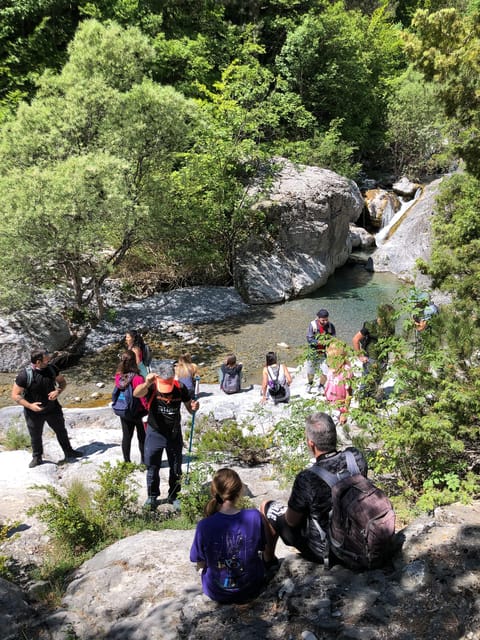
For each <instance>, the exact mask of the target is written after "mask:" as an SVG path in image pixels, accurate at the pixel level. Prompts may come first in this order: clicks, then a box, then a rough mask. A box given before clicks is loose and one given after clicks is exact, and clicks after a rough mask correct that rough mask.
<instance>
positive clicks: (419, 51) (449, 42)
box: [407, 0, 480, 177]
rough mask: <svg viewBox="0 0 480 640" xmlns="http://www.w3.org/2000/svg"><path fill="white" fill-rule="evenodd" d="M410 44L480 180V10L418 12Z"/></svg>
mask: <svg viewBox="0 0 480 640" xmlns="http://www.w3.org/2000/svg"><path fill="white" fill-rule="evenodd" d="M412 30H413V34H412V35H411V37H410V38H409V39H408V42H407V52H408V53H409V55H410V57H411V59H412V61H413V63H414V64H415V66H416V68H417V69H418V70H419V71H420V72H421V73H423V75H424V77H425V78H426V80H428V81H431V82H432V83H433V84H434V86H435V88H436V93H437V95H438V97H439V100H440V101H441V104H442V105H443V108H444V110H445V114H446V116H447V117H448V118H449V119H451V120H452V122H453V123H454V124H455V126H456V129H457V136H456V140H455V141H454V142H455V145H456V149H457V151H458V153H459V155H460V156H461V157H462V158H463V159H464V160H465V162H466V164H467V168H468V169H469V171H470V172H471V173H473V174H474V175H475V176H476V177H480V151H479V148H480V145H479V141H480V108H479V107H480V98H479V96H480V10H479V7H478V3H477V2H476V1H475V0H472V2H470V4H469V6H468V7H467V10H466V12H465V13H464V12H463V11H460V10H459V9H456V8H454V7H450V8H447V9H442V10H440V11H437V12H435V13H429V12H428V11H426V10H421V11H417V12H416V13H415V16H414V18H413V21H412Z"/></svg>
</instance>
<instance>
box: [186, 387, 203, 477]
mask: <svg viewBox="0 0 480 640" xmlns="http://www.w3.org/2000/svg"><path fill="white" fill-rule="evenodd" d="M199 384H200V376H195V389H194V392H193V400H196V399H197V398H198V389H199ZM196 413H197V412H196V411H194V412H193V413H192V425H191V427H190V442H189V445H188V455H187V471H186V474H185V484H188V474H189V472H190V458H191V454H192V443H193V430H194V428H195V414H196Z"/></svg>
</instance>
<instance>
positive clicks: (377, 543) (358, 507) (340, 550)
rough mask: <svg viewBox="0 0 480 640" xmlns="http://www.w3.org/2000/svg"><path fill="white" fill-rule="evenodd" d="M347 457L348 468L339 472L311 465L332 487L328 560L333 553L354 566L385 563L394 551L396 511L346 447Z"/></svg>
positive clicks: (327, 542) (353, 567)
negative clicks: (335, 472)
mask: <svg viewBox="0 0 480 640" xmlns="http://www.w3.org/2000/svg"><path fill="white" fill-rule="evenodd" d="M345 457H346V461H347V470H345V471H343V472H340V473H338V474H334V473H330V471H327V469H324V468H322V467H321V466H320V465H313V466H312V467H310V471H313V472H314V473H316V474H317V475H318V476H320V478H322V480H324V481H325V482H326V483H327V484H328V486H329V487H330V488H331V490H332V509H331V511H330V515H329V522H328V527H327V531H325V532H323V533H324V535H325V537H326V550H325V558H324V562H325V564H326V565H327V566H328V558H329V554H330V553H332V554H333V556H335V557H336V558H337V559H338V560H340V562H341V563H342V564H344V565H345V566H347V567H349V568H350V569H375V568H379V567H382V566H385V565H386V564H388V563H389V562H390V561H391V558H392V555H393V552H394V539H395V512H394V510H393V507H392V504H391V502H390V500H389V499H388V498H387V496H386V495H385V494H384V492H383V491H382V490H381V489H379V488H378V487H376V486H375V485H374V484H373V482H371V480H369V479H368V478H365V476H363V475H362V474H361V473H360V470H359V468H358V465H357V461H356V460H355V456H354V455H353V453H352V452H351V451H345ZM315 526H316V527H317V528H320V525H319V524H318V523H317V522H316V523H315Z"/></svg>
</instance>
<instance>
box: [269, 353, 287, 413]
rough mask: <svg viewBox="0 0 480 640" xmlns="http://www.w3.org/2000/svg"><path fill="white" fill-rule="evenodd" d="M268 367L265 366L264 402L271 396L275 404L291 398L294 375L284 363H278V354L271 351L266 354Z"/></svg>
mask: <svg viewBox="0 0 480 640" xmlns="http://www.w3.org/2000/svg"><path fill="white" fill-rule="evenodd" d="M266 365H267V366H266V367H263V376H262V402H266V401H267V393H268V397H269V398H271V399H272V400H273V402H274V404H278V403H279V402H288V401H289V400H290V384H291V382H292V376H291V375H290V372H289V370H288V369H287V367H286V366H285V365H284V364H278V362H277V354H276V353H275V352H274V351H269V352H268V353H267V356H266Z"/></svg>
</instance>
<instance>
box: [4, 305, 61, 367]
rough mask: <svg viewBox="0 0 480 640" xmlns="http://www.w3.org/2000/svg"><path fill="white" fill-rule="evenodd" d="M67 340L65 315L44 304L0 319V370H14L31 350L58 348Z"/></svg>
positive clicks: (57, 349) (25, 360)
mask: <svg viewBox="0 0 480 640" xmlns="http://www.w3.org/2000/svg"><path fill="white" fill-rule="evenodd" d="M70 340H71V334H70V329H69V327H68V324H67V323H66V321H65V320H64V318H63V317H62V316H61V315H60V314H58V313H55V312H52V311H51V310H50V309H48V308H47V307H44V308H40V309H31V310H29V311H21V312H18V313H16V314H14V315H11V316H8V317H3V318H0V371H16V370H17V369H18V367H19V366H20V364H22V363H26V362H27V363H28V362H30V351H31V350H32V349H35V348H37V347H40V348H43V349H46V350H47V351H50V352H53V351H60V350H62V349H64V348H65V347H66V346H67V345H68V343H69V342H70Z"/></svg>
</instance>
